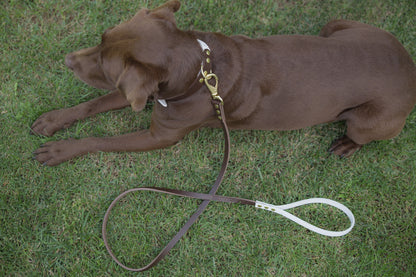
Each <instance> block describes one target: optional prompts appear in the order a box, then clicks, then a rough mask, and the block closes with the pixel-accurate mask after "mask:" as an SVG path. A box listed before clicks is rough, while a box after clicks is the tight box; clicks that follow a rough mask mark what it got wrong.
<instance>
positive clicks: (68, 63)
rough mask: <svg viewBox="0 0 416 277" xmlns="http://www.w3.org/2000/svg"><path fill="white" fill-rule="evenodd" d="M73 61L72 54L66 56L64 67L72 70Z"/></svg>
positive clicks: (73, 56)
mask: <svg viewBox="0 0 416 277" xmlns="http://www.w3.org/2000/svg"><path fill="white" fill-rule="evenodd" d="M74 59H75V55H73V54H68V55H66V56H65V65H66V66H67V67H68V68H69V69H71V70H73V69H74Z"/></svg>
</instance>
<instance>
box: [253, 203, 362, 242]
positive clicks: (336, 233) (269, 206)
mask: <svg viewBox="0 0 416 277" xmlns="http://www.w3.org/2000/svg"><path fill="white" fill-rule="evenodd" d="M308 204H325V205H330V206H332V207H335V208H337V209H339V210H340V211H342V212H343V213H345V214H346V215H347V217H348V218H349V220H350V222H351V225H350V227H349V228H348V229H346V230H344V231H329V230H325V229H322V228H319V227H316V226H315V225H312V224H310V223H308V222H306V221H304V220H302V219H300V218H299V217H297V216H294V215H293V214H291V213H288V212H286V211H285V210H288V209H292V208H295V207H299V206H303V205H308ZM255 207H256V208H259V209H263V210H266V211H270V212H273V213H277V214H280V215H282V216H284V217H286V218H288V219H290V220H292V221H294V222H295V223H297V224H299V225H301V226H303V227H305V228H306V229H309V230H311V231H313V232H315V233H318V234H321V235H323V236H328V237H340V236H344V235H346V234H348V233H349V232H350V231H351V230H352V228H353V227H354V225H355V218H354V215H353V213H352V212H351V210H350V209H348V208H347V207H345V206H344V205H342V204H341V203H338V202H336V201H334V200H330V199H326V198H310V199H306V200H301V201H297V202H294V203H291V204H287V205H281V206H276V205H272V204H268V203H264V202H261V201H256V205H255Z"/></svg>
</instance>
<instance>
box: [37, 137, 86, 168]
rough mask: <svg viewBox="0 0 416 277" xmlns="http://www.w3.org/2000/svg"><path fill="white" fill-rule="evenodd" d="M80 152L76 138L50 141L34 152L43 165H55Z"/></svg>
mask: <svg viewBox="0 0 416 277" xmlns="http://www.w3.org/2000/svg"><path fill="white" fill-rule="evenodd" d="M78 153H79V149H78V147H77V140H75V139H69V140H59V141H50V142H47V143H45V144H43V145H41V147H40V148H39V149H37V150H36V151H35V152H33V154H34V157H33V159H35V160H37V161H38V162H40V163H42V164H43V165H49V166H55V165H58V164H60V163H62V162H64V161H67V160H69V159H71V158H73V157H75V156H77V154H78Z"/></svg>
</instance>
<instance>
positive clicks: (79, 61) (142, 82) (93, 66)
mask: <svg viewBox="0 0 416 277" xmlns="http://www.w3.org/2000/svg"><path fill="white" fill-rule="evenodd" d="M179 7H180V3H179V1H176V0H173V1H169V2H167V3H166V4H164V5H162V6H160V7H158V8H156V9H153V10H147V9H142V10H140V11H139V12H138V13H137V14H136V15H135V16H134V17H133V18H132V19H131V20H129V21H127V22H124V23H121V24H120V25H117V26H115V27H113V28H109V29H107V30H106V31H105V32H104V34H103V35H102V41H101V43H100V44H99V45H97V46H95V47H91V48H86V49H82V50H79V51H76V52H73V53H70V54H68V55H67V56H66V58H65V63H66V65H67V66H68V67H69V68H70V69H71V70H73V71H74V73H75V74H76V75H77V76H78V77H79V78H80V79H81V80H82V81H84V82H85V83H87V84H89V85H91V86H93V87H96V88H100V89H108V90H115V89H118V90H119V91H120V92H121V93H123V94H124V95H125V97H126V99H127V100H128V101H129V102H130V103H131V106H132V108H133V110H134V111H140V110H142V109H143V108H144V106H145V104H146V101H147V98H148V97H149V96H150V95H151V94H153V93H155V92H156V91H157V90H158V87H159V85H160V84H161V83H163V82H164V81H166V80H165V79H166V78H167V76H166V75H167V72H166V64H167V63H168V62H169V61H168V60H169V53H168V52H169V49H171V48H172V47H173V44H174V43H175V39H172V38H171V37H172V35H173V34H174V33H175V32H177V31H178V29H177V28H176V22H175V17H174V13H175V12H176V11H178V10H179Z"/></svg>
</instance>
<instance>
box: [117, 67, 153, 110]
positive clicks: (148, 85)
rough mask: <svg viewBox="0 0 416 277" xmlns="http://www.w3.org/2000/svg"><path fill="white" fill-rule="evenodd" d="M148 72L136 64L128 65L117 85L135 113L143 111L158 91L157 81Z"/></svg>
mask: <svg viewBox="0 0 416 277" xmlns="http://www.w3.org/2000/svg"><path fill="white" fill-rule="evenodd" d="M150 71H152V70H150ZM148 72H149V70H146V69H145V68H142V67H140V66H137V65H135V64H127V65H126V67H125V68H124V70H123V72H122V73H121V75H120V77H119V79H118V81H117V84H116V87H117V89H118V90H119V91H120V92H121V93H122V94H124V96H125V97H126V99H127V101H129V102H130V105H131V108H132V109H133V111H135V112H139V111H141V110H143V108H144V106H145V105H146V102H147V99H148V98H149V96H150V95H152V94H153V93H154V92H156V91H157V90H158V82H157V80H156V79H155V78H154V77H153V76H151V75H150V74H149V73H148Z"/></svg>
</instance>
